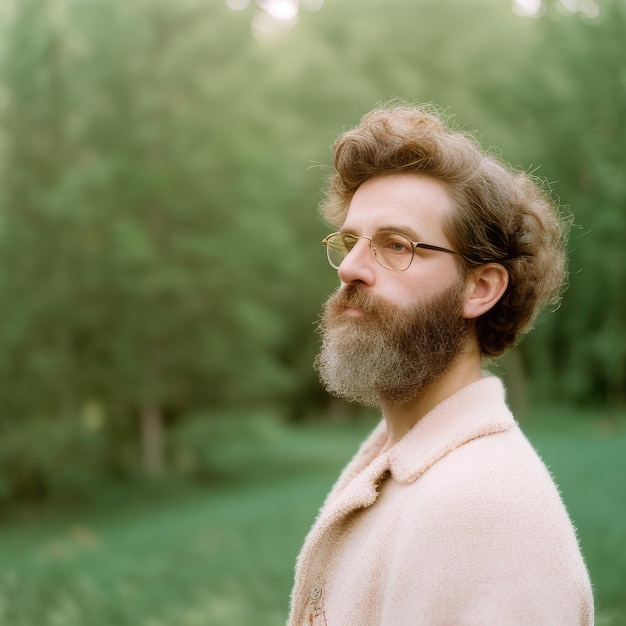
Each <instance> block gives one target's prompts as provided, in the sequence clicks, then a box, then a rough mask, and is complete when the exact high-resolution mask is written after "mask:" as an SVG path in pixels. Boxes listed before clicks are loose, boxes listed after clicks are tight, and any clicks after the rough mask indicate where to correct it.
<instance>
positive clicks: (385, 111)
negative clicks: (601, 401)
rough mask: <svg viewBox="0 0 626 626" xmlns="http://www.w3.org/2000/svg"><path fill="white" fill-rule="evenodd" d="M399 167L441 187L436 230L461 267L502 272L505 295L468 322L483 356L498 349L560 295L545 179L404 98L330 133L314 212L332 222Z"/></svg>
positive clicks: (560, 268)
mask: <svg viewBox="0 0 626 626" xmlns="http://www.w3.org/2000/svg"><path fill="white" fill-rule="evenodd" d="M398 172H408V173H414V174H423V175H427V176H431V177H433V178H437V179H438V180H440V181H442V182H443V183H444V184H445V185H446V186H447V188H448V191H449V193H450V195H451V198H452V200H453V203H454V206H455V208H456V211H455V212H454V215H452V216H451V217H450V219H449V220H448V221H447V222H446V223H445V224H444V229H445V232H446V235H447V236H448V237H449V238H450V240H451V242H452V243H453V245H454V246H455V249H456V250H457V251H458V252H460V253H461V254H462V255H463V257H465V258H462V257H458V262H459V264H460V267H461V270H462V271H463V272H464V273H465V274H467V273H468V272H469V271H470V270H471V268H472V267H476V266H478V265H481V264H484V263H488V262H494V261H495V262H497V263H500V264H501V265H503V266H504V267H505V268H506V270H507V271H508V274H509V284H508V287H507V289H506V291H505V293H504V294H503V296H502V297H501V298H500V300H499V301H498V303H497V304H496V305H495V306H494V307H493V308H492V309H490V310H489V311H487V312H486V313H485V314H483V315H482V316H481V317H480V318H478V319H477V320H476V321H475V328H476V334H477V338H478V341H479V343H480V346H481V349H482V353H483V355H484V356H487V357H495V356H498V355H500V354H502V353H503V352H504V351H505V350H506V349H507V348H509V347H511V346H513V345H514V344H515V343H516V341H517V338H518V336H519V335H520V334H522V333H525V332H528V331H529V330H530V329H531V328H532V324H533V321H534V320H535V318H536V316H537V314H538V313H539V311H540V310H541V309H542V308H544V307H545V306H547V305H552V306H553V307H555V308H556V306H557V305H558V303H559V301H560V296H561V293H562V289H563V286H564V284H565V279H566V276H567V271H566V266H567V259H566V254H565V246H566V242H567V235H568V231H569V228H568V227H569V223H568V220H567V219H566V217H565V216H564V215H563V213H562V212H561V211H560V209H559V207H558V204H557V202H556V201H555V200H554V199H553V197H552V195H551V193H550V191H549V189H548V187H547V184H546V183H545V182H544V181H541V180H539V179H537V178H535V177H533V176H531V175H529V174H527V173H525V172H523V171H518V170H515V169H513V168H511V167H510V166H508V165H506V164H505V163H503V162H502V161H501V160H500V159H499V158H497V157H496V156H495V155H493V154H491V153H489V152H487V151H486V150H484V149H483V148H482V147H481V146H480V144H479V143H478V141H477V140H476V139H475V138H474V137H473V136H472V135H470V134H469V133H466V132H463V131H460V130H457V129H455V128H452V127H451V126H450V125H449V124H447V123H446V122H445V121H444V119H443V117H442V115H441V114H439V113H438V112H437V110H436V109H435V108H434V107H425V106H406V105H394V106H387V107H380V108H377V109H374V110H373V111H371V112H370V113H368V114H367V115H365V116H364V117H363V118H362V119H361V122H360V124H359V125H358V126H356V127H355V128H353V129H351V130H348V131H346V132H344V133H343V134H341V135H340V136H339V138H338V139H337V141H336V142H335V144H334V146H333V171H332V174H331V178H330V180H329V184H328V188H327V192H326V197H325V199H324V201H323V202H322V205H321V212H322V215H323V216H324V217H325V219H326V220H327V221H328V222H330V223H331V224H333V225H335V226H339V227H340V226H341V224H342V223H343V222H344V220H345V217H346V214H347V212H348V208H349V205H350V201H351V200H352V196H353V195H354V193H355V192H356V190H357V189H358V188H359V186H360V185H361V184H362V183H363V182H365V181H366V180H368V179H369V178H373V177H375V176H381V175H385V174H391V173H398Z"/></svg>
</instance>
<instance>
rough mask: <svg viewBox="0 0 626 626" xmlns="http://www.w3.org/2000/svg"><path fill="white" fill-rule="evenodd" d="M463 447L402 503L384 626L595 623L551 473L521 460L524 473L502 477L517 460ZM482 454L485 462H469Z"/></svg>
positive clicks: (586, 582) (478, 447) (392, 544)
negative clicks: (411, 625)
mask: <svg viewBox="0 0 626 626" xmlns="http://www.w3.org/2000/svg"><path fill="white" fill-rule="evenodd" d="M483 447H484V446H483ZM465 448H468V449H467V450H464V451H460V450H459V451H456V452H455V458H454V459H451V460H450V462H448V463H447V464H444V465H443V466H442V468H436V467H433V468H431V470H429V472H427V473H426V475H425V476H424V477H422V478H421V479H419V480H418V481H417V483H416V484H415V485H413V486H414V487H416V489H415V490H413V492H412V494H411V496H410V497H407V498H406V500H405V502H404V505H403V507H402V511H401V512H400V515H399V519H398V523H397V526H396V527H397V528H398V533H397V535H396V536H395V537H394V538H393V541H391V542H390V547H391V553H390V554H389V555H388V556H389V559H390V560H389V569H388V572H389V576H388V580H387V581H386V584H387V588H386V590H385V594H384V596H385V602H384V606H383V610H382V615H381V617H382V619H381V624H394V625H395V626H403V625H407V626H408V625H409V624H416V623H420V624H421V623H424V624H429V625H430V624H432V625H436V624H463V625H474V624H475V625H479V624H480V625H484V624H503V625H507V624H511V625H513V624H515V625H520V626H521V625H528V624H550V625H560V624H563V625H568V626H572V625H582V624H584V625H591V624H593V599H592V596H591V587H590V584H589V578H588V575H587V571H586V568H585V565H584V562H583V560H582V556H581V554H580V549H579V546H578V542H577V540H576V536H575V533H574V529H573V526H572V524H571V522H570V520H569V518H568V516H567V513H566V511H565V508H564V506H563V504H562V501H561V499H560V496H559V494H558V491H557V489H556V487H555V485H554V483H553V481H552V479H551V477H550V475H549V473H548V471H547V469H546V468H545V466H543V464H542V463H541V461H540V460H539V459H538V458H536V461H535V460H534V459H533V456H532V455H530V457H528V459H526V460H524V454H525V453H524V451H522V454H521V457H518V463H517V469H516V466H515V464H514V465H513V469H512V470H510V469H503V468H510V467H511V459H510V458H509V459H507V463H500V462H499V459H498V458H495V459H494V458H493V455H492V456H490V455H484V454H483V455H481V445H480V444H479V445H473V446H465ZM470 453H471V454H472V456H471V457H468V458H464V457H466V456H467V455H468V454H470ZM477 454H478V455H479V456H478V458H482V459H485V461H481V462H479V463H476V462H475V461H474V462H471V463H470V462H468V461H470V460H471V459H476V458H477V457H476V456H475V455H477ZM496 457H497V455H496ZM500 460H501V461H504V459H500ZM517 470H519V471H517Z"/></svg>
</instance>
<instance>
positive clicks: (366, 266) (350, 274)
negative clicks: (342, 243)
mask: <svg viewBox="0 0 626 626" xmlns="http://www.w3.org/2000/svg"><path fill="white" fill-rule="evenodd" d="M370 246H371V242H370V240H369V239H366V238H365V237H361V239H359V240H358V241H357V242H356V244H355V245H354V247H353V248H352V250H350V252H348V254H347V255H346V257H345V259H344V260H343V261H342V262H341V265H340V266H339V269H338V270H337V272H338V274H339V278H340V279H341V282H342V283H346V284H347V283H353V282H361V283H365V284H367V285H372V284H373V283H374V278H375V267H374V266H375V265H376V260H375V259H374V255H373V254H372V249H371V247H370Z"/></svg>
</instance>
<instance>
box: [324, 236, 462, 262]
mask: <svg viewBox="0 0 626 626" xmlns="http://www.w3.org/2000/svg"><path fill="white" fill-rule="evenodd" d="M381 232H385V233H387V234H389V235H399V236H400V237H404V238H405V239H406V240H407V241H410V242H411V245H412V246H413V251H412V254H411V260H410V261H409V264H408V265H407V266H406V267H405V268H404V269H397V268H395V267H390V266H389V265H385V264H384V263H383V262H382V261H381V260H380V259H379V258H378V257H377V256H376V247H375V246H374V240H373V238H372V237H368V236H367V235H355V234H353V233H350V232H347V231H342V230H338V231H336V232H334V233H330V235H327V236H326V237H324V239H322V244H324V245H325V246H326V258H327V259H328V263H329V264H330V266H331V267H332V268H333V269H336V270H338V269H339V267H340V265H341V263H340V264H339V265H335V264H334V263H333V262H332V260H331V258H330V254H331V249H330V246H329V245H328V244H329V243H330V240H331V239H332V238H333V237H336V236H337V235H344V236H345V235H348V236H350V237H354V239H355V240H356V241H355V242H354V245H355V246H356V244H357V242H358V241H359V239H367V240H368V241H369V242H370V252H371V253H372V256H373V257H374V260H375V261H376V263H378V265H381V266H382V267H385V268H387V269H388V270H393V271H394V272H406V271H407V270H408V269H409V267H411V264H412V263H413V259H414V258H415V250H417V248H420V249H421V250H433V251H434V252H446V253H447V254H456V255H457V256H460V257H461V258H463V259H465V260H466V261H470V262H471V259H468V258H467V257H466V256H465V255H464V254H461V253H460V252H457V251H456V250H450V248H443V247H442V246H435V245H433V244H432V243H424V242H422V241H413V240H412V239H411V238H410V237H407V235H405V234H404V233H397V232H394V231H381ZM376 234H379V233H376ZM375 236H376V235H374V237H375ZM350 252H351V250H350V251H348V253H347V254H346V257H347V256H348V254H350ZM346 257H344V259H345V258H346ZM342 262H343V260H342Z"/></svg>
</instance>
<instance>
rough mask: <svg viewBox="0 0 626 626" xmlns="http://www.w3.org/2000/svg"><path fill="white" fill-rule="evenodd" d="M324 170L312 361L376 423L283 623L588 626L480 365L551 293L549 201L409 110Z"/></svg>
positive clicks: (356, 139) (561, 273)
mask: <svg viewBox="0 0 626 626" xmlns="http://www.w3.org/2000/svg"><path fill="white" fill-rule="evenodd" d="M333 166H334V167H333V173H332V177H331V180H330V183H329V189H328V192H327V196H326V199H325V201H324V203H323V207H322V210H323V214H324V216H325V217H326V219H327V220H328V221H329V222H330V223H332V224H334V225H335V227H336V228H338V229H339V230H338V232H336V233H333V234H331V235H329V236H328V237H327V238H326V239H325V240H324V244H325V245H326V249H327V254H328V260H329V262H330V264H331V265H332V266H333V267H334V268H336V269H337V270H338V273H339V278H340V280H341V286H340V288H339V289H338V290H337V292H336V293H335V294H333V295H332V296H331V297H330V299H329V300H328V302H327V303H326V306H325V310H324V315H323V318H322V321H321V324H320V331H321V335H322V348H321V352H320V354H319V356H318V357H317V360H316V367H317V369H318V372H319V374H320V378H321V380H322V382H323V383H324V384H325V386H326V388H327V389H328V391H330V392H331V393H333V394H335V395H336V396H338V397H341V398H344V399H347V400H350V401H357V402H360V403H362V404H365V405H375V406H380V407H381V409H382V413H383V417H384V419H383V420H382V422H381V423H380V425H379V426H378V427H377V428H376V429H375V430H374V432H373V433H372V434H371V436H370V437H369V438H368V439H367V441H366V442H365V443H364V444H363V445H362V447H361V449H360V450H359V452H358V453H357V455H356V456H355V457H354V459H353V460H352V461H351V462H350V463H349V464H348V466H347V467H346V469H345V470H344V472H343V473H342V475H341V476H340V478H339V480H338V482H337V483H336V484H335V486H334V487H333V489H332V490H331V492H330V494H329V495H328V497H327V499H326V502H325V503H324V505H323V507H322V509H321V511H320V514H319V517H318V519H317V521H316V523H315V525H314V526H313V528H312V530H311V531H310V533H309V535H308V537H307V539H306V541H305V544H304V546H303V548H302V551H301V553H300V556H299V558H298V563H297V568H296V579H295V585H294V589H293V592H292V598H291V613H290V617H289V624H290V625H291V626H301V625H303V624H307V625H309V626H312V625H323V626H350V625H354V626H370V625H383V626H403V625H409V624H411V625H413V624H427V625H436V624H441V625H443V624H446V625H457V624H463V625H469V624H476V625H478V624H480V625H495V624H498V625H503V624H520V625H522V624H523V625H525V626H529V625H547V624H550V625H555V624H564V625H565V624H567V625H569V626H571V625H574V624H592V623H593V599H592V594H591V586H590V583H589V578H588V575H587V571H586V568H585V565H584V562H583V559H582V556H581V553H580V550H579V546H578V543H577V540H576V536H575V532H574V529H573V527H572V524H571V522H570V520H569V518H568V515H567V513H566V511H565V508H564V506H563V504H562V502H561V499H560V497H559V494H558V491H557V488H556V486H555V485H554V483H553V481H552V479H551V477H550V474H549V473H548V471H547V469H546V467H545V466H544V465H543V463H542V462H541V460H540V459H539V457H538V456H537V454H536V453H535V451H534V450H533V448H532V447H531V445H530V444H529V443H528V441H527V440H526V438H525V437H524V435H523V434H522V433H521V431H520V430H519V428H518V426H517V424H516V422H515V421H514V419H513V417H512V416H511V414H510V412H509V410H508V408H507V406H506V404H505V399H504V391H503V388H502V385H501V383H500V381H499V380H498V379H497V378H495V377H493V376H488V375H485V372H484V370H483V360H484V359H486V358H493V357H496V356H499V355H500V354H502V353H503V352H504V351H505V350H506V349H507V348H509V347H512V346H513V345H514V344H515V342H516V339H517V338H518V337H519V335H520V334H521V333H524V332H526V331H528V330H529V329H530V327H531V325H532V322H533V320H534V319H535V317H536V315H537V313H538V312H539V310H540V309H541V308H543V307H544V306H546V305H547V304H555V303H556V302H557V301H558V297H559V292H560V290H561V287H562V284H563V281H564V277H565V265H566V264H565V255H564V246H565V239H566V230H567V229H566V224H565V223H564V221H563V219H562V218H561V217H560V216H559V212H558V210H557V208H556V207H555V206H554V205H553V203H552V201H551V200H550V197H549V195H548V194H547V193H545V192H544V191H543V190H542V189H541V187H540V186H538V184H537V183H536V182H535V181H533V180H532V179H531V178H530V177H529V176H527V175H526V174H524V173H522V172H517V171H513V170H511V169H510V168H508V167H506V166H504V165H503V164H501V163H500V162H499V161H498V160H497V159H496V158H495V157H493V156H492V155H490V154H488V153H486V152H485V151H483V150H482V149H481V148H480V147H479V145H478V144H477V143H476V141H475V140H474V139H473V138H471V137H470V136H468V135H466V134H464V133H461V132H458V131H455V130H453V129H450V128H449V127H447V126H446V125H445V124H444V122H443V121H442V119H441V118H440V117H439V116H438V115H437V114H436V113H435V112H433V111H430V110H427V109H423V108H414V107H405V106H399V107H393V108H381V109H377V110H374V111H373V112H371V113H369V114H368V115H366V116H365V117H364V118H363V119H362V120H361V123H360V124H359V126H357V127H356V128H354V129H352V130H349V131H347V132H346V133H344V134H343V135H342V136H340V137H339V139H338V140H337V142H336V144H335V146H334V148H333Z"/></svg>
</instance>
